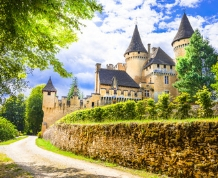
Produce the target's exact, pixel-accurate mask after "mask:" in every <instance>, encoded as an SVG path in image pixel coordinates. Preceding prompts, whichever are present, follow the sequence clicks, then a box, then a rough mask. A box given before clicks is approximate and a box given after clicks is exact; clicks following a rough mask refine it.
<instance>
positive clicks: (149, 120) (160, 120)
mask: <svg viewBox="0 0 218 178" xmlns="http://www.w3.org/2000/svg"><path fill="white" fill-rule="evenodd" d="M62 122H63V121H62ZM62 122H61V123H62ZM152 122H155V123H157V122H161V123H168V124H170V123H185V122H188V123H191V122H218V117H215V118H188V119H154V120H153V119H142V120H117V121H114V120H113V121H110V120H107V121H103V122H92V121H77V122H74V123H68V122H66V124H84V125H86V124H88V125H96V124H100V125H103V124H118V123H124V124H129V123H139V124H145V123H152ZM57 123H60V122H57ZM63 123H64V122H63Z"/></svg>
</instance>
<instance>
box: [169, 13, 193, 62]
mask: <svg viewBox="0 0 218 178" xmlns="http://www.w3.org/2000/svg"><path fill="white" fill-rule="evenodd" d="M193 33H194V30H193V29H192V26H191V24H190V22H189V20H188V17H187V16H186V14H185V13H184V15H183V17H182V20H181V23H180V26H179V29H178V32H177V34H176V36H175V37H174V39H173V41H172V46H173V50H174V54H175V58H178V57H180V56H184V55H185V47H186V46H187V45H189V39H190V38H191V36H192V34H193Z"/></svg>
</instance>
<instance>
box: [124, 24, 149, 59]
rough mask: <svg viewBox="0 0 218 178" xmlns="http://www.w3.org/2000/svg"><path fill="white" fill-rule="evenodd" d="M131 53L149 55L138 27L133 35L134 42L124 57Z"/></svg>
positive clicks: (132, 41)
mask: <svg viewBox="0 0 218 178" xmlns="http://www.w3.org/2000/svg"><path fill="white" fill-rule="evenodd" d="M129 52H146V53H147V50H146V49H145V47H144V45H143V43H142V40H141V37H140V34H139V31H138V27H137V25H136V26H135V30H134V32H133V35H132V40H131V42H130V44H129V47H128V48H127V50H126V52H125V53H124V55H125V54H126V53H129Z"/></svg>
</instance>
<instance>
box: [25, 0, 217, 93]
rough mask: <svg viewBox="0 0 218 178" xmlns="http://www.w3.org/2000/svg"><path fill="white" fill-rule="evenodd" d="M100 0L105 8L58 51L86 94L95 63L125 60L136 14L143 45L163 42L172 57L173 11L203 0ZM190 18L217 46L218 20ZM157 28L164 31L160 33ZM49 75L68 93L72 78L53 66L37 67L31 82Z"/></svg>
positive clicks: (90, 89)
mask: <svg viewBox="0 0 218 178" xmlns="http://www.w3.org/2000/svg"><path fill="white" fill-rule="evenodd" d="M98 1H99V2H100V3H102V5H103V7H104V12H103V13H102V14H99V13H96V15H95V17H94V18H93V19H92V20H91V21H84V24H85V25H86V27H84V28H82V29H81V31H82V33H79V34H78V37H79V40H78V42H76V43H73V44H72V45H70V46H69V48H68V49H62V50H61V52H60V53H59V54H58V55H57V57H58V58H59V59H60V61H61V62H63V64H64V66H65V68H66V69H67V70H68V71H70V72H73V74H74V75H75V76H77V77H78V82H79V83H80V84H81V90H82V91H84V93H85V95H88V94H90V93H92V92H94V74H95V64H96V63H102V67H105V66H106V64H109V63H111V64H116V63H117V62H125V59H124V56H123V54H124V52H125V51H126V49H127V48H128V45H129V43H130V41H131V37H132V34H133V30H134V26H135V19H136V17H137V21H138V29H139V32H140V35H141V39H142V41H143V43H144V46H145V47H146V48H147V44H148V43H151V46H155V47H158V46H160V47H161V48H162V49H163V50H164V51H165V52H166V53H167V54H168V55H170V56H171V57H172V58H173V57H174V53H173V49H172V47H171V42H172V40H173V38H174V36H175V35H176V32H177V30H178V27H179V24H180V21H181V15H180V16H176V17H173V16H172V15H171V13H172V12H174V11H175V10H176V9H178V8H180V7H179V6H183V7H196V6H197V5H198V4H199V3H200V2H201V0H176V1H175V3H173V4H167V3H164V1H162V4H160V3H159V4H157V2H156V0H134V1H132V0H121V1H115V0H107V1H106V0H98ZM159 2H160V1H159ZM163 3H164V4H163ZM178 5H179V6H178ZM154 6H155V8H154ZM156 6H157V7H158V9H157V8H156ZM176 6H177V7H176ZM188 18H189V20H190V22H191V25H192V27H193V29H196V28H198V29H200V31H201V32H203V34H204V36H206V37H208V38H209V39H210V42H211V44H212V45H213V46H214V47H216V49H218V46H217V37H218V34H217V29H218V23H214V24H208V25H206V26H205V27H204V26H203V25H204V24H205V23H206V21H207V20H206V19H205V18H204V17H201V16H200V15H199V16H193V15H188ZM158 30H163V31H162V32H161V33H160V32H158ZM49 76H52V80H53V83H54V85H55V87H56V88H57V90H58V95H59V96H66V95H67V92H68V90H69V87H70V84H71V82H72V80H71V79H63V78H61V77H60V76H59V75H58V74H56V73H54V72H52V69H51V70H46V71H43V72H41V71H39V70H36V71H35V72H34V76H33V77H29V79H31V86H34V85H35V84H38V83H41V82H42V81H43V82H42V83H46V82H47V81H48V78H49Z"/></svg>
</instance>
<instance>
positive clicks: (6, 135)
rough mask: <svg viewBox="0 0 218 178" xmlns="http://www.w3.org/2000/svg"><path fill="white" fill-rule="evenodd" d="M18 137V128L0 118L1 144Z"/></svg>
mask: <svg viewBox="0 0 218 178" xmlns="http://www.w3.org/2000/svg"><path fill="white" fill-rule="evenodd" d="M17 135H18V131H17V129H16V126H15V125H13V124H12V123H11V122H10V121H8V120H7V119H5V118H3V117H0V142H2V141H6V140H10V139H13V138H15V137H16V136H17Z"/></svg>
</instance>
